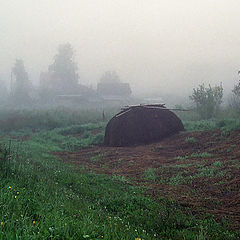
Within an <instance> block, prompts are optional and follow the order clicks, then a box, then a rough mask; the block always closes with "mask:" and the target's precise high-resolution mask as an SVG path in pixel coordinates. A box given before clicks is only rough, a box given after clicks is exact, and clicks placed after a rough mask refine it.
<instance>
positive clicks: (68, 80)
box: [49, 43, 79, 90]
mask: <svg viewBox="0 0 240 240" xmlns="http://www.w3.org/2000/svg"><path fill="white" fill-rule="evenodd" d="M49 72H52V73H53V75H54V78H55V82H56V84H58V86H56V87H57V88H59V89H64V90H67V89H74V87H75V86H76V85H77V84H78V78H79V77H78V74H77V64H76V63H75V62H74V51H73V48H72V46H71V45H70V44H69V43H67V44H63V45H60V46H59V47H58V53H57V54H56V55H55V57H54V62H53V64H52V65H50V66H49Z"/></svg>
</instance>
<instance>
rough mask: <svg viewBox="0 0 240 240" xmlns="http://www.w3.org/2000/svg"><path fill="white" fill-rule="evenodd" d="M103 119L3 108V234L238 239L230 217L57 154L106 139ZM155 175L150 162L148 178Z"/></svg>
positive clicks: (229, 124)
mask: <svg viewBox="0 0 240 240" xmlns="http://www.w3.org/2000/svg"><path fill="white" fill-rule="evenodd" d="M11 114H12V115H11ZM9 116H11V117H10V118H9ZM20 116H21V117H20ZM46 116H48V118H46ZM59 116H62V117H59ZM6 119H14V121H13V122H14V123H15V125H11V123H9V121H7V120H6ZM18 119H19V120H20V122H19V121H18ZM100 119H101V114H100V113H96V112H81V113H80V112H75V113H74V114H73V112H72V111H68V110H66V109H65V110H63V111H62V110H59V111H56V112H55V113H54V111H49V112H46V111H45V112H41V111H33V112H31V111H30V112H24V111H23V112H21V113H19V112H18V113H16V112H15V113H14V114H13V113H8V114H6V113H4V114H2V115H1V116H0V120H1V127H2V131H1V138H0V144H1V151H0V177H1V182H0V185H1V187H0V191H1V193H0V221H1V226H0V239H24V240H25V239H96V240H97V239H109V240H111V239H112V240H118V239H119V240H125V239H126V240H128V239H129V240H130V239H145V240H148V239H149V240H151V239H238V237H239V232H233V231H231V230H230V229H229V226H228V222H225V221H221V222H218V221H216V220H215V219H214V217H213V216H211V215H209V214H203V215H198V214H195V213H194V212H193V211H192V210H193V209H191V208H182V207H181V206H180V205H179V204H178V203H177V202H175V201H174V199H172V200H169V199H166V198H165V196H161V197H159V198H158V199H153V198H152V197H151V196H149V195H146V194H145V189H144V188H140V187H136V186H134V185H132V184H129V182H128V181H126V179H124V178H123V177H118V176H112V177H111V176H107V175H103V174H97V173H95V172H89V171H87V170H86V169H85V168H84V167H74V166H72V165H69V164H64V163H63V162H62V161H61V160H60V159H59V158H58V157H57V156H56V155H55V154H54V153H56V152H74V151H77V150H79V149H82V148H86V147H89V146H92V145H101V144H102V143H103V136H104V135H103V133H104V127H105V125H106V122H100ZM90 122H91V123H90ZM184 124H185V126H186V129H187V130H189V131H192V130H204V129H211V128H222V130H223V131H229V130H230V129H233V128H238V127H239V121H238V120H235V119H227V120H212V121H204V122H203V121H199V122H191V121H186V122H185V123H184ZM189 141H194V139H192V140H191V139H189ZM152 177H154V176H153V174H152V172H151V169H150V170H149V171H148V172H146V178H152Z"/></svg>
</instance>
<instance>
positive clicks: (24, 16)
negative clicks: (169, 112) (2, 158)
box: [0, 0, 240, 94]
mask: <svg viewBox="0 0 240 240" xmlns="http://www.w3.org/2000/svg"><path fill="white" fill-rule="evenodd" d="M239 24H240V1H239V0H201V1H200V0H181V1H180V0H0V30H1V31H0V78H2V79H3V78H4V80H5V81H8V80H9V78H10V71H11V67H12V65H13V63H14V61H15V59H16V58H22V59H23V60H24V62H25V67H26V69H27V71H28V72H29V75H30V79H31V80H32V81H33V82H34V83H35V84H37V83H38V80H39V74H40V72H41V71H46V70H47V68H48V66H49V65H50V64H51V63H52V61H53V56H54V55H55V54H56V51H57V47H58V45H59V44H62V43H66V42H69V43H71V44H72V46H73V48H74V49H75V51H76V58H75V59H76V62H77V63H78V67H79V75H80V83H83V84H87V85H92V86H96V83H97V82H98V80H99V78H100V77H101V75H102V73H103V72H104V71H107V70H116V71H117V72H118V73H119V75H120V78H121V79H122V81H124V82H129V83H130V84H131V86H132V88H133V90H134V91H135V92H137V93H139V92H145V91H149V92H150V91H154V92H155V93H157V92H159V93H162V92H170V91H174V93H177V94H181V92H185V93H186V92H187V93H188V92H191V90H192V88H193V87H195V86H197V85H198V84H201V83H203V82H205V83H211V84H213V85H214V84H215V83H217V84H218V83H220V82H223V85H224V87H225V88H226V89H231V88H232V87H233V85H234V83H236V82H237V80H238V76H237V71H238V70H239V69H240V26H239ZM180 90H181V91H180Z"/></svg>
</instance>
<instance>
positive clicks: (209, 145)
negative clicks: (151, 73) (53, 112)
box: [55, 130, 240, 230]
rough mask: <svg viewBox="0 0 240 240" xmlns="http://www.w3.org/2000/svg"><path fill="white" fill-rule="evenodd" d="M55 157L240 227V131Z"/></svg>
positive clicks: (189, 135)
mask: <svg viewBox="0 0 240 240" xmlns="http://www.w3.org/2000/svg"><path fill="white" fill-rule="evenodd" d="M96 133H97V132H96ZM77 137H79V138H81V135H79V136H77ZM55 154H56V155H58V156H60V157H61V159H63V161H64V162H66V163H69V164H73V165H76V166H81V168H82V167H84V169H85V170H86V171H93V172H96V173H102V174H107V175H112V176H113V177H115V178H118V179H119V180H120V181H125V182H127V183H129V184H132V185H138V186H142V187H144V189H145V193H146V194H148V195H152V196H153V198H155V199H161V198H169V199H173V200H174V201H177V202H178V203H179V205H181V206H183V207H190V208H191V209H192V210H193V211H195V212H196V213H198V214H199V213H200V214H201V213H210V214H213V215H215V216H216V218H217V219H219V220H223V219H226V220H227V221H230V222H231V224H230V228H232V229H235V230H236V229H239V223H240V192H239V187H240V175H239V169H240V130H235V131H230V132H224V131H220V130H208V131H194V132H182V133H180V134H177V135H174V136H171V137H169V138H167V139H165V140H162V141H160V142H156V143H153V144H149V145H142V146H133V147H104V146H94V147H88V148H84V149H82V150H80V151H77V152H59V153H55Z"/></svg>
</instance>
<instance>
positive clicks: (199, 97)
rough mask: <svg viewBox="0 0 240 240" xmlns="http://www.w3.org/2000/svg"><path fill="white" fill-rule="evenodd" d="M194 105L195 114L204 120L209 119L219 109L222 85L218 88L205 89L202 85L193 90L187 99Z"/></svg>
mask: <svg viewBox="0 0 240 240" xmlns="http://www.w3.org/2000/svg"><path fill="white" fill-rule="evenodd" d="M189 98H190V99H191V100H192V101H193V102H194V103H195V105H196V109H197V112H198V113H199V114H200V116H201V117H202V118H204V119H207V118H211V117H213V116H214V114H215V113H216V112H217V110H218V109H219V107H220V105H221V103H222V98H223V87H222V84H220V85H219V86H215V87H211V85H210V84H209V87H208V88H207V87H205V85H204V84H202V85H199V87H198V88H196V89H195V88H194V89H193V94H192V95H191V96H190V97H189Z"/></svg>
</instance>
